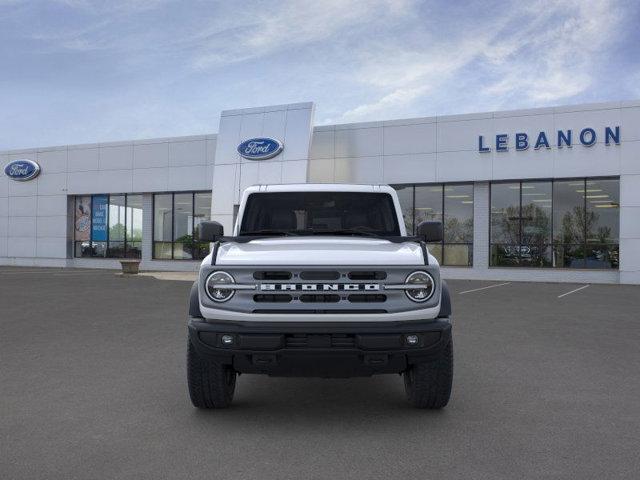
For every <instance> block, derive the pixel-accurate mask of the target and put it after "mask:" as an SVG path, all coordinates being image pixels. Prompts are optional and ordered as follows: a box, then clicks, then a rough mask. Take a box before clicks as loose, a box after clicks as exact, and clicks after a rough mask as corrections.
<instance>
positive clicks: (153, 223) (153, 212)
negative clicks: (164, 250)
mask: <svg viewBox="0 0 640 480" xmlns="http://www.w3.org/2000/svg"><path fill="white" fill-rule="evenodd" d="M143 205H144V202H143ZM143 223H144V222H143ZM151 258H152V259H154V260H155V258H156V194H155V193H153V194H151Z"/></svg>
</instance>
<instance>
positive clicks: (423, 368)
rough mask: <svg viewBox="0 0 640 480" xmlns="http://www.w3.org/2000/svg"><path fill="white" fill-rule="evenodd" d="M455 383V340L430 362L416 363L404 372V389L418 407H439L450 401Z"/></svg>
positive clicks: (412, 402) (410, 400) (409, 398)
mask: <svg viewBox="0 0 640 480" xmlns="http://www.w3.org/2000/svg"><path fill="white" fill-rule="evenodd" d="M452 383H453V340H449V343H448V344H447V345H446V346H445V347H444V348H443V349H442V351H441V352H440V354H439V355H438V357H437V358H436V359H435V360H433V361H430V362H424V363H416V364H414V365H412V366H411V367H409V369H407V371H406V372H404V389H405V392H406V393H407V398H408V400H409V402H410V403H411V404H412V405H413V406H414V407H417V408H429V409H438V408H443V407H445V406H446V405H447V403H449V398H450V397H451V385H452Z"/></svg>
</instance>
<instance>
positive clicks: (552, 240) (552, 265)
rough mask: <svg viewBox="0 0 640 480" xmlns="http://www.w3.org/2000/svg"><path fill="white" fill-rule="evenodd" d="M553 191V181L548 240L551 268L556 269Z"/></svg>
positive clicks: (554, 189)
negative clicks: (549, 235)
mask: <svg viewBox="0 0 640 480" xmlns="http://www.w3.org/2000/svg"><path fill="white" fill-rule="evenodd" d="M555 191H556V182H555V181H554V180H551V240H550V244H551V268H555V267H556V250H555V243H556V242H555V230H554V224H555V216H554V205H555V203H556V202H554V198H555Z"/></svg>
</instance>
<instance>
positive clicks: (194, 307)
mask: <svg viewBox="0 0 640 480" xmlns="http://www.w3.org/2000/svg"><path fill="white" fill-rule="evenodd" d="M189 316H190V317H193V318H204V317H203V316H202V312H201V311H200V297H199V296H198V282H197V281H196V282H193V285H191V292H190V293H189Z"/></svg>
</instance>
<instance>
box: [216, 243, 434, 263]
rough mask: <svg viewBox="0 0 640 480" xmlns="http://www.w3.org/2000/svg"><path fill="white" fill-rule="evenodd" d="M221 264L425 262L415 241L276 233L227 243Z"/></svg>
mask: <svg viewBox="0 0 640 480" xmlns="http://www.w3.org/2000/svg"><path fill="white" fill-rule="evenodd" d="M216 264H217V265H328V266H337V265H424V259H423V255H422V248H421V247H420V245H419V244H417V243H415V242H402V243H393V242H390V241H388V240H384V239H377V238H362V237H358V238H354V237H348V238H345V237H305V238H300V237H275V238H266V239H261V240H252V241H251V242H247V243H234V242H229V243H223V244H222V245H220V247H219V249H218V257H217V261H216Z"/></svg>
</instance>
